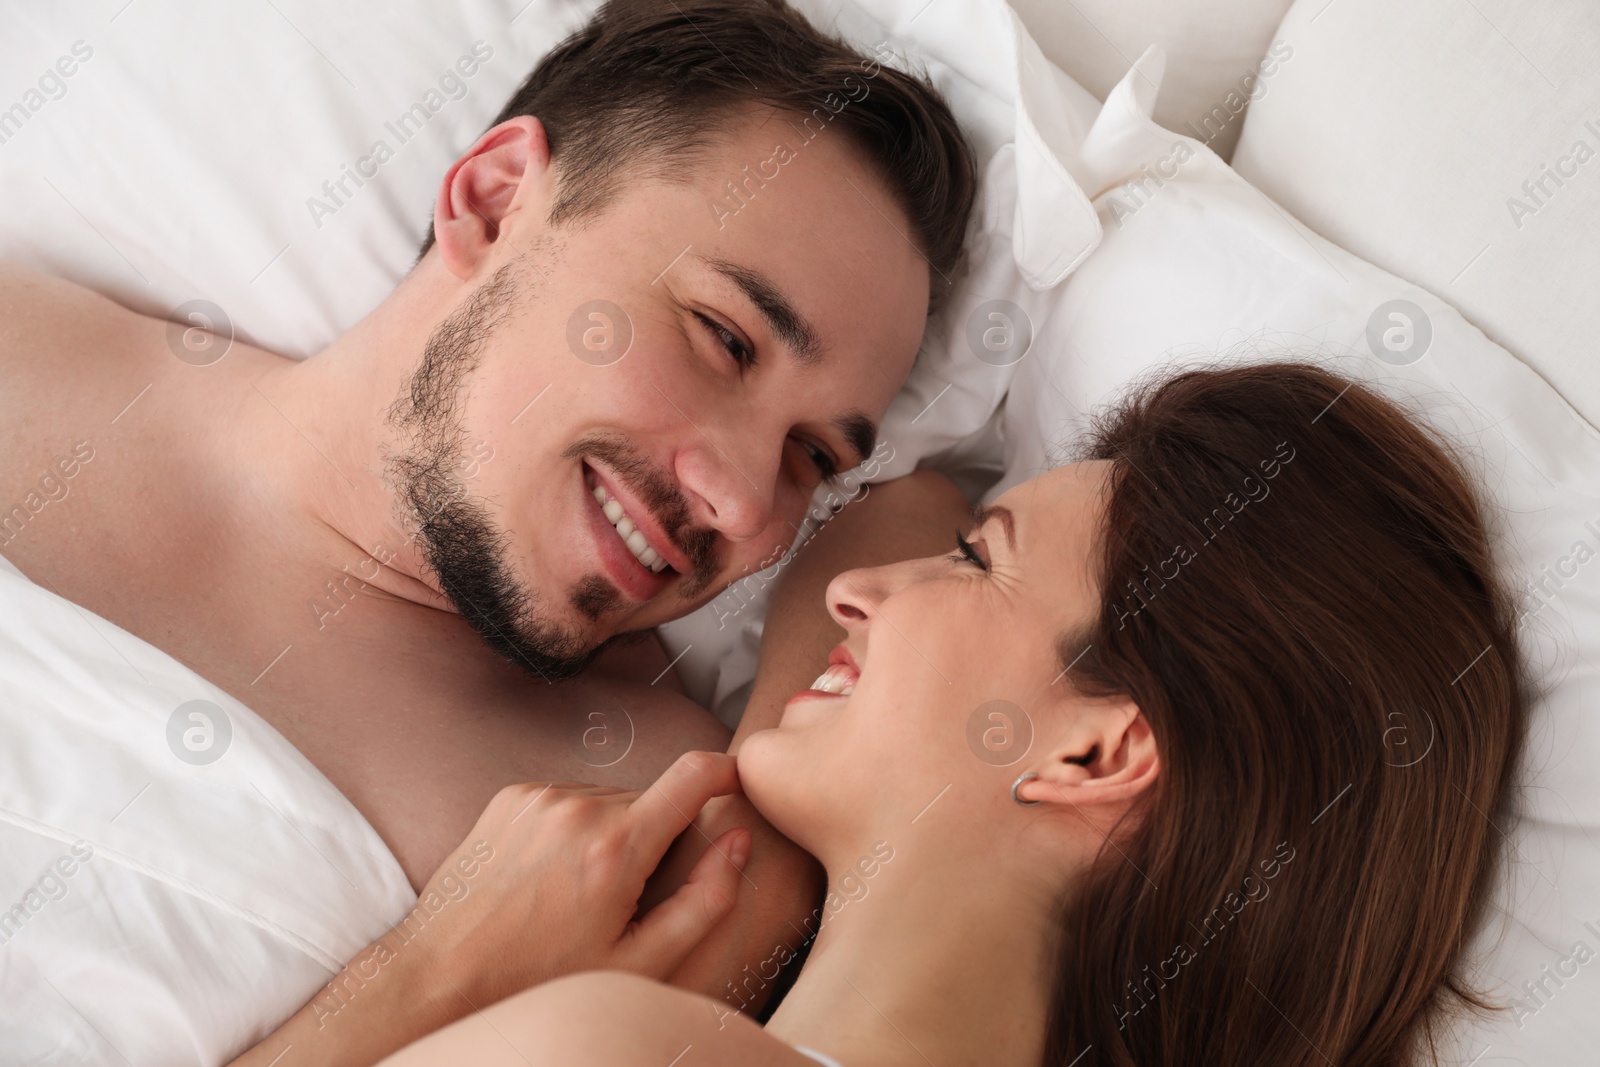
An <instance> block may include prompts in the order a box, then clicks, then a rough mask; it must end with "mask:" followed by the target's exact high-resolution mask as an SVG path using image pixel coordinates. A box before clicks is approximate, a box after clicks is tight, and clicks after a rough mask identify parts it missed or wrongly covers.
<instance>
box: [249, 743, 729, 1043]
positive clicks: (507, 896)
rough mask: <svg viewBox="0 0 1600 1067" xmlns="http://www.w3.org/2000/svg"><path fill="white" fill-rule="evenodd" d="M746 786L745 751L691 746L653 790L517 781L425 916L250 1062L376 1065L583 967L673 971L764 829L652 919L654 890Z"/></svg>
mask: <svg viewBox="0 0 1600 1067" xmlns="http://www.w3.org/2000/svg"><path fill="white" fill-rule="evenodd" d="M737 789H738V772H737V769H736V765H735V761H734V758H733V757H732V756H729V755H725V754H723V753H716V752H686V753H684V754H683V755H682V756H680V757H679V758H678V760H677V762H675V763H674V764H673V765H672V766H671V767H669V768H668V769H667V771H666V772H665V773H664V774H662V776H661V777H660V778H659V779H657V781H656V782H655V784H653V785H652V786H650V788H648V789H646V790H644V791H643V792H625V791H623V790H618V789H610V788H605V787H600V786H590V785H584V784H581V783H572V782H562V783H532V784H527V785H517V786H509V787H507V788H505V789H503V790H501V791H500V792H499V793H498V794H496V796H495V798H494V800H493V801H491V802H490V804H489V806H488V808H487V809H485V811H484V813H483V815H482V816H481V817H480V818H479V819H478V822H477V824H476V825H475V826H474V827H473V829H472V833H471V834H469V835H468V836H467V839H466V840H465V841H464V842H462V844H461V846H460V847H459V848H457V849H456V850H455V851H454V852H452V853H451V854H450V856H449V858H447V859H446V860H445V862H444V863H443V864H442V865H441V866H440V867H439V869H438V871H436V872H435V873H434V875H433V877H432V878H431V879H429V881H428V884H427V885H426V886H424V887H423V890H422V893H421V894H420V895H419V897H418V902H417V906H416V907H415V908H413V909H412V911H411V913H410V914H409V915H407V916H406V918H405V919H404V920H403V921H402V922H401V923H400V924H399V925H398V926H396V927H395V928H394V929H393V930H390V931H389V932H388V933H387V934H385V935H384V936H383V937H382V938H380V939H379V940H378V941H376V942H374V943H373V944H372V945H371V946H369V947H368V948H367V949H366V950H365V951H363V952H362V953H361V954H360V955H358V956H357V957H356V958H355V959H354V960H352V961H351V962H350V963H349V964H348V965H347V966H346V967H345V969H344V970H343V971H341V972H340V973H339V974H337V975H335V976H334V978H333V980H332V981H331V982H329V983H328V986H327V988H325V989H324V990H322V991H320V992H319V994H318V996H317V997H316V998H314V999H313V1000H312V1001H311V1002H310V1003H309V1004H307V1005H306V1006H305V1007H303V1008H301V1009H300V1011H298V1012H297V1013H295V1015H294V1016H293V1018H291V1019H290V1020H289V1021H288V1022H287V1023H285V1024H284V1025H283V1026H282V1027H280V1028H279V1029H278V1030H277V1031H276V1032H275V1033H273V1034H272V1036H270V1037H268V1038H267V1039H266V1040H265V1041H263V1042H261V1043H260V1044H259V1045H257V1046H256V1047H255V1048H253V1049H251V1050H250V1051H249V1052H247V1053H245V1054H244V1055H243V1056H241V1057H239V1058H238V1059H237V1060H235V1061H234V1064H235V1067H246V1065H257V1064H260V1065H265V1064H275V1065H276V1067H296V1065H297V1064H318V1065H340V1067H349V1065H355V1064H371V1063H376V1062H377V1061H378V1060H380V1059H382V1058H383V1057H384V1056H386V1055H388V1054H389V1053H390V1052H393V1051H394V1050H396V1049H398V1048H401V1047H403V1046H405V1045H407V1044H409V1043H410V1042H412V1041H414V1040H416V1039H417V1038H420V1037H422V1036H423V1035H425V1034H429V1033H432V1032H433V1031H434V1030H437V1029H439V1028H440V1027H443V1026H446V1025H448V1024H449V1023H451V1022H454V1021H455V1020H456V1019H459V1018H461V1017H462V1016H464V1015H466V1014H468V1013H469V1012H472V1011H475V1010H478V1009H481V1008H485V1007H487V1006H488V1005H490V1004H492V1003H494V1002H495V1001H498V1000H501V999H503V998H504V997H507V996H510V995H511V994H513V993H517V992H520V991H521V990H523V989H527V988H529V987H530V986H533V985H537V984H538V983H540V982H544V981H548V980H549V979H551V978H556V977H560V976H562V975H565V974H571V973H573V972H576V971H582V970H589V969H596V968H611V969H619V970H627V971H633V972H635V973H637V974H642V975H646V976H649V977H654V978H666V977H667V976H668V975H670V974H671V973H672V972H673V971H674V970H676V969H677V967H678V966H679V965H680V964H681V963H682V962H683V961H684V959H685V958H686V957H687V956H688V955H689V952H690V951H691V950H692V949H693V948H694V947H695V945H696V944H698V943H699V942H700V941H701V940H702V939H703V938H705V937H706V935H707V934H708V933H710V932H711V930H712V929H713V928H714V927H715V926H716V925H717V923H718V922H720V921H721V920H722V919H723V917H724V916H726V915H727V914H728V913H729V912H730V911H731V910H732V909H733V906H734V903H735V901H736V900H737V898H738V895H739V882H740V875H739V872H740V869H741V868H742V867H743V866H744V863H745V861H746V860H747V859H748V858H749V850H750V842H751V837H750V833H749V831H748V830H745V829H743V828H734V829H730V830H728V831H726V832H725V833H723V834H721V835H720V836H719V837H718V838H717V840H716V841H714V842H713V843H712V847H711V848H710V849H708V850H707V851H706V853H705V855H704V856H702V857H701V858H700V861H699V862H698V863H696V864H695V866H694V868H693V870H692V871H691V872H690V874H689V878H688V880H687V881H686V882H685V883H684V884H683V885H681V886H680V887H679V888H678V890H677V891H676V892H675V893H673V894H672V895H671V896H670V897H668V898H666V899H665V900H663V901H662V902H661V903H660V904H658V905H656V906H655V907H654V908H652V909H650V911H649V912H647V913H646V914H644V915H643V916H636V914H635V913H636V912H637V910H638V905H639V897H640V894H641V893H642V892H643V890H644V886H645V882H646V880H647V879H648V878H649V876H650V874H651V872H652V871H654V870H655V868H656V865H657V864H658V863H659V862H660V861H661V858H662V856H663V855H664V854H665V853H666V851H667V848H668V846H670V845H671V844H672V842H673V839H674V838H676V837H677V836H678V835H679V834H680V833H682V832H683V831H684V830H685V829H686V828H688V827H689V825H690V824H691V823H692V822H693V820H694V818H695V816H696V815H698V814H699V812H700V810H701V809H702V808H703V807H705V805H706V803H707V802H708V801H709V800H711V798H712V797H717V796H724V795H727V794H729V793H733V792H736V791H737ZM350 989H355V990H358V991H359V992H358V993H357V994H356V995H348V994H347V991H348V990H350Z"/></svg>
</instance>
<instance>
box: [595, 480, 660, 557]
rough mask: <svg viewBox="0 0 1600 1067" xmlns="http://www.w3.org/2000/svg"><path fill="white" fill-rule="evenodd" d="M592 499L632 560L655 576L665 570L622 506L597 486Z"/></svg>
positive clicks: (654, 551) (656, 554) (657, 555)
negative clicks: (612, 527)
mask: <svg viewBox="0 0 1600 1067" xmlns="http://www.w3.org/2000/svg"><path fill="white" fill-rule="evenodd" d="M594 498H595V499H596V500H597V501H599V502H600V510H601V511H603V512H605V513H606V521H607V522H609V523H611V525H612V526H615V527H616V528H617V533H618V534H620V535H621V537H622V540H623V543H624V544H626V545H627V546H628V551H630V552H632V553H633V558H634V559H636V560H638V561H639V562H640V563H642V564H644V565H645V566H646V567H648V568H649V569H650V570H651V571H653V572H655V573H656V574H660V573H661V572H662V571H663V570H665V569H666V567H667V561H666V560H664V559H662V558H661V556H660V555H659V554H658V553H657V552H656V550H655V549H653V548H651V547H650V542H648V541H646V540H645V539H644V534H642V533H640V532H639V531H638V529H636V528H635V527H634V525H633V520H632V519H630V518H628V516H627V515H625V514H624V513H623V511H622V505H621V504H619V503H617V502H616V501H615V500H613V499H611V496H610V495H609V494H608V493H607V492H606V491H605V489H604V488H603V487H601V486H598V485H597V486H595V487H594Z"/></svg>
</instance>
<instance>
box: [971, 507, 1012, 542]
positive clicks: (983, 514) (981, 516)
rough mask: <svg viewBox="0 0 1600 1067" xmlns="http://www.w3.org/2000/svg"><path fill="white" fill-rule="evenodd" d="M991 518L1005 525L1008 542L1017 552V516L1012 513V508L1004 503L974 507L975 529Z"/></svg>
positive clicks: (973, 525) (973, 524)
mask: <svg viewBox="0 0 1600 1067" xmlns="http://www.w3.org/2000/svg"><path fill="white" fill-rule="evenodd" d="M990 519H999V520H1000V525H1001V526H1003V527H1005V531H1006V544H1007V545H1009V546H1010V547H1011V551H1013V552H1015V551H1016V550H1017V517H1016V516H1015V515H1013V514H1011V509H1010V508H1008V507H1006V506H1005V505H1004V504H990V505H989V506H988V507H980V508H976V509H974V511H973V512H972V527H973V529H977V528H978V527H979V526H982V525H983V524H984V523H986V522H988V521H989V520H990Z"/></svg>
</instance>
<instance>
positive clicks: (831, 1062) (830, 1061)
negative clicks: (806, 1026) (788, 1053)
mask: <svg viewBox="0 0 1600 1067" xmlns="http://www.w3.org/2000/svg"><path fill="white" fill-rule="evenodd" d="M794 1050H795V1051H796V1052H798V1053H800V1054H801V1055H802V1056H810V1057H811V1058H812V1059H814V1060H816V1061H817V1062H818V1063H820V1064H822V1067H844V1064H842V1063H840V1062H839V1061H838V1060H836V1059H834V1058H833V1057H832V1056H829V1055H827V1054H826V1053H822V1052H818V1051H817V1050H816V1049H814V1048H806V1047H805V1046H804V1045H796V1046H795V1047H794Z"/></svg>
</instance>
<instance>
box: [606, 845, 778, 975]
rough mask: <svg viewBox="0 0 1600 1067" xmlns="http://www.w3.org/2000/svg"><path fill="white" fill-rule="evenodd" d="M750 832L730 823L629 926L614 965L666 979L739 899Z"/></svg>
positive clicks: (619, 943) (614, 959)
mask: <svg viewBox="0 0 1600 1067" xmlns="http://www.w3.org/2000/svg"><path fill="white" fill-rule="evenodd" d="M750 845H751V836H750V831H749V830H745V829H743V828H738V827H736V828H734V829H732V830H729V831H728V832H727V833H725V834H723V835H722V836H721V837H719V838H717V839H716V840H715V841H713V842H712V843H711V847H710V848H708V849H706V851H705V854H704V855H703V856H701V857H700V861H699V862H698V863H696V864H695V865H694V869H693V870H691V871H690V872H689V878H688V880H687V881H685V882H684V883H683V885H681V886H679V887H678V891H677V892H676V893H674V894H672V896H670V897H668V898H667V899H666V900H663V901H662V902H661V903H660V904H657V905H656V906H655V907H654V908H652V909H651V910H650V911H649V913H648V914H646V915H645V916H644V918H642V919H640V920H639V921H638V922H636V923H633V924H631V925H630V926H629V928H628V930H627V931H626V932H625V933H624V934H623V937H622V939H621V941H619V942H618V944H617V950H616V955H615V956H614V957H613V965H615V966H619V967H622V968H625V969H627V970H630V971H634V972H636V973H639V974H643V975H647V976H649V977H651V978H659V979H662V980H665V979H666V978H667V977H668V976H669V975H671V974H672V972H673V971H675V970H677V969H678V967H679V966H681V965H682V963H683V961H684V960H685V959H687V958H688V957H689V953H690V952H691V951H692V950H693V949H694V947H695V946H696V945H698V944H699V943H700V942H701V941H703V940H705V938H706V935H708V934H710V933H711V931H712V930H713V929H714V928H715V927H716V925H717V923H719V922H721V921H722V920H723V919H724V918H725V917H726V916H727V915H728V913H729V912H731V911H732V910H733V906H734V904H735V903H736V902H737V901H738V899H739V880H740V879H741V878H742V877H743V875H742V874H741V872H742V871H743V870H744V866H745V864H746V863H747V862H748V861H749V859H750Z"/></svg>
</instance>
